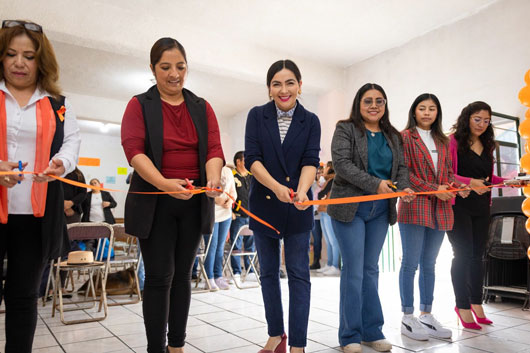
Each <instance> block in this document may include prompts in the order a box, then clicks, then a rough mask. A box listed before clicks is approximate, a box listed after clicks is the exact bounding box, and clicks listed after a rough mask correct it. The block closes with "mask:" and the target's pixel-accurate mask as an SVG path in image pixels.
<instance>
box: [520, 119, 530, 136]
mask: <svg viewBox="0 0 530 353" xmlns="http://www.w3.org/2000/svg"><path fill="white" fill-rule="evenodd" d="M519 134H520V135H521V137H522V138H524V139H525V140H530V119H524V120H523V121H521V123H520V124H519Z"/></svg>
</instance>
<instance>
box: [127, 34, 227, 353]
mask: <svg viewBox="0 0 530 353" xmlns="http://www.w3.org/2000/svg"><path fill="white" fill-rule="evenodd" d="M150 59H151V65H150V68H151V71H152V73H153V75H154V76H155V79H156V85H154V86H153V87H151V88H150V89H149V90H147V92H145V93H142V94H139V95H137V96H135V97H133V98H132V99H131V100H130V101H129V104H128V105H127V108H126V109H125V113H124V115H123V121H122V125H121V139H122V145H123V150H124V152H125V156H126V157H127V160H128V161H129V163H130V165H131V166H132V167H133V168H134V173H133V175H132V177H131V185H130V188H129V193H128V195H127V200H126V202H125V231H126V232H127V233H128V234H131V235H134V236H136V237H138V238H139V239H140V245H141V249H142V256H143V260H144V267H145V284H144V295H143V297H144V300H143V315H144V323H145V331H146V334H147V351H148V352H149V353H163V352H170V353H180V352H184V343H185V338H186V324H187V320H188V312H189V308H190V301H191V284H190V280H191V268H192V265H193V262H194V260H195V255H196V254H197V248H198V247H199V243H200V240H201V235H202V234H211V233H212V229H213V225H214V198H215V197H217V196H220V195H221V193H220V192H218V191H215V189H219V188H221V169H222V167H223V165H224V155H223V149H222V147H221V137H220V134H219V126H218V123H217V118H216V117H215V113H214V111H213V109H212V107H211V106H210V104H209V103H208V102H207V101H206V100H204V99H203V98H200V97H197V96H196V95H195V94H194V93H193V92H191V91H189V90H187V89H185V88H184V83H185V81H186V78H187V73H188V61H187V59H186V51H185V50H184V47H183V46H182V44H180V43H179V42H178V41H177V40H176V39H173V38H167V37H166V38H160V39H159V40H157V41H156V42H155V44H153V46H152V48H151V55H150ZM194 185H196V186H197V187H200V186H206V187H209V188H210V190H209V191H207V192H206V193H203V194H199V195H194V194H192V193H190V189H193V188H194ZM158 191H165V192H170V193H169V194H163V195H142V194H138V193H132V192H158ZM166 338H167V345H166Z"/></svg>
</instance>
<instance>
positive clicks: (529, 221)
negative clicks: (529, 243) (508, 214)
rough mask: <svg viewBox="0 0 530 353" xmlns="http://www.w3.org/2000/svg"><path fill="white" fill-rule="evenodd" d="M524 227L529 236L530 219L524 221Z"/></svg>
mask: <svg viewBox="0 0 530 353" xmlns="http://www.w3.org/2000/svg"><path fill="white" fill-rule="evenodd" d="M525 227H526V231H527V232H528V233H529V234H530V218H528V219H527V220H526V223H525ZM529 249H530V247H529Z"/></svg>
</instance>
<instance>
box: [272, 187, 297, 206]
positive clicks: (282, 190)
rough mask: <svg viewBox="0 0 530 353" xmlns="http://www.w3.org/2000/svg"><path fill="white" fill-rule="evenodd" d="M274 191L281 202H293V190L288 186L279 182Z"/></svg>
mask: <svg viewBox="0 0 530 353" xmlns="http://www.w3.org/2000/svg"><path fill="white" fill-rule="evenodd" d="M273 192H274V194H275V195H276V197H277V198H278V200H280V201H281V202H285V203H293V200H291V190H289V188H288V187H287V186H285V185H282V184H278V185H277V186H276V188H275V189H274V190H273Z"/></svg>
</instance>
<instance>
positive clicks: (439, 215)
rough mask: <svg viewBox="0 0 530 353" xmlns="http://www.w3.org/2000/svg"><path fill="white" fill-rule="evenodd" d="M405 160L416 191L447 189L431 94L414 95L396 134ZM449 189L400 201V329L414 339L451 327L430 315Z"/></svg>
mask: <svg viewBox="0 0 530 353" xmlns="http://www.w3.org/2000/svg"><path fill="white" fill-rule="evenodd" d="M401 135H402V137H403V151H404V155H405V164H406V165H407V166H408V167H409V170H410V174H409V178H410V185H411V188H412V189H413V190H414V191H416V192H418V191H435V190H448V189H450V187H451V185H452V184H453V183H454V181H455V180H454V176H453V169H452V166H451V156H450V154H449V139H448V138H447V136H445V135H444V133H443V131H442V108H441V106H440V101H439V100H438V98H436V96H435V95H433V94H429V93H424V94H422V95H420V96H419V97H418V98H416V100H414V102H413V103H412V106H411V107H410V110H409V120H408V124H407V127H406V129H405V130H404V131H403V132H402V133H401ZM454 197H455V193H453V192H450V191H447V192H444V193H440V194H436V195H430V196H417V197H416V199H415V200H413V201H412V202H408V203H407V202H400V203H399V207H398V222H399V230H400V233H401V245H402V249H403V257H402V260H401V269H400V271H399V291H400V296H401V309H402V311H403V319H402V321H401V333H402V334H404V335H405V336H407V337H410V338H412V339H416V340H428V339H429V336H434V337H439V338H450V337H451V330H448V329H446V328H443V327H442V325H440V323H439V322H438V321H437V320H436V319H435V318H434V317H433V316H432V315H431V309H432V301H433V291H434V268H435V264H436V257H437V256H438V252H439V250H440V247H441V245H442V241H443V238H444V235H445V232H446V231H448V230H451V229H452V228H453V210H452V207H451V200H452V199H453V198H454ZM418 264H420V278H419V287H420V311H421V314H420V316H419V318H416V317H414V315H413V313H414V277H415V275H416V269H417V268H418Z"/></svg>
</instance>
